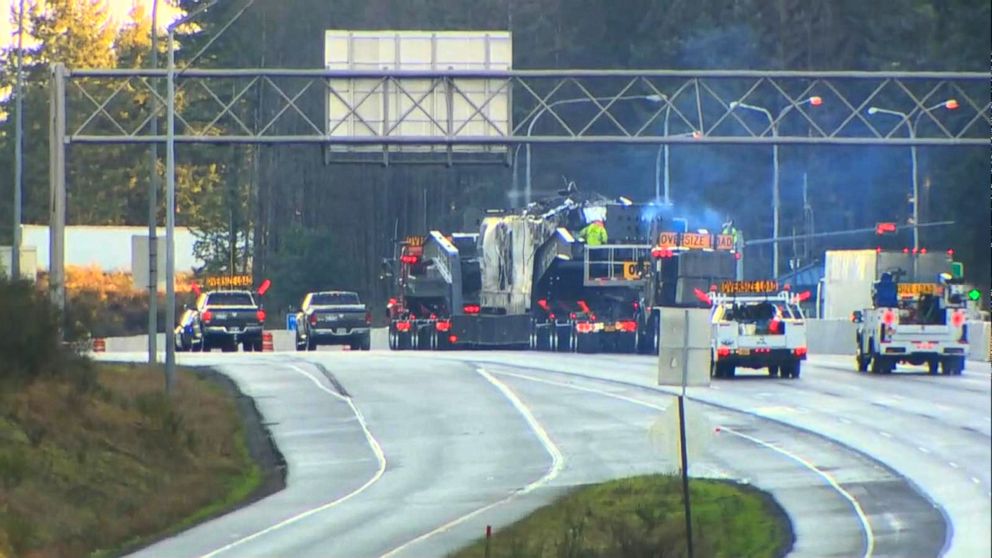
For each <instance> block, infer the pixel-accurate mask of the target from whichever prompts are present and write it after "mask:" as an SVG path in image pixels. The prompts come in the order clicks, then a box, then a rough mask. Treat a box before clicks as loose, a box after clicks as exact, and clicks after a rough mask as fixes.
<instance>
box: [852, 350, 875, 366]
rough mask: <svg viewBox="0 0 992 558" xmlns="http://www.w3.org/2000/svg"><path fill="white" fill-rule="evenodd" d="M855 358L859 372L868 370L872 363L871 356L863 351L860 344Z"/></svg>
mask: <svg viewBox="0 0 992 558" xmlns="http://www.w3.org/2000/svg"><path fill="white" fill-rule="evenodd" d="M854 360H855V362H856V363H857V366H858V372H867V371H868V365H869V364H870V363H871V358H870V357H868V356H865V355H864V354H862V353H861V347H860V346H858V354H857V356H855V357H854Z"/></svg>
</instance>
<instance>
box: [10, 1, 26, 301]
mask: <svg viewBox="0 0 992 558" xmlns="http://www.w3.org/2000/svg"><path fill="white" fill-rule="evenodd" d="M23 70H24V0H21V1H20V3H19V5H18V9H17V80H16V82H15V83H16V85H15V86H14V112H15V115H14V122H15V124H14V128H15V131H14V236H13V239H12V240H13V241H12V242H11V249H10V279H11V280H12V281H17V280H19V279H20V278H21V192H23V190H24V99H23V97H24V84H23V82H24V75H23V74H24V71H23Z"/></svg>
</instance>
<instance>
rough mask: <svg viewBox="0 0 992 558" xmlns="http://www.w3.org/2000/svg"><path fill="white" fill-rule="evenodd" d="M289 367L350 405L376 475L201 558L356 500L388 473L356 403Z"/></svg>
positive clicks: (384, 460) (377, 442)
mask: <svg viewBox="0 0 992 558" xmlns="http://www.w3.org/2000/svg"><path fill="white" fill-rule="evenodd" d="M288 367H289V368H291V369H293V370H295V371H297V372H299V373H300V374H303V375H304V376H306V377H307V378H308V379H309V380H310V381H311V382H313V383H314V385H316V386H317V389H319V390H321V391H323V392H324V393H327V394H328V395H331V396H333V397H336V398H337V399H340V400H341V401H344V402H345V403H347V404H348V406H349V407H350V408H351V412H353V413H354V414H355V418H357V419H358V424H359V425H361V427H362V432H364V433H365V439H366V440H367V441H368V443H369V446H370V447H371V448H372V452H373V453H374V454H375V458H376V461H378V462H379V468H378V469H377V470H376V472H375V474H374V475H372V477H371V478H370V479H369V480H367V481H365V484H363V485H362V486H359V487H358V488H356V489H355V490H353V491H351V492H349V493H348V494H345V495H344V496H342V497H340V498H338V499H337V500H334V501H331V502H327V503H326V504H321V505H320V506H317V507H315V508H311V509H309V510H306V511H303V512H300V513H298V514H296V515H294V516H293V517H290V518H289V519H284V520H283V521H280V522H279V523H276V524H275V525H271V526H269V527H266V528H265V529H262V530H261V531H257V532H255V533H252V534H251V535H248V536H245V537H242V538H240V539H238V540H236V541H234V542H231V543H229V544H226V545H224V546H222V547H220V548H218V549H217V550H214V551H212V552H210V553H208V554H204V555H203V556H202V557H201V558H212V557H214V556H217V555H218V554H221V553H222V552H226V551H228V550H231V549H232V548H234V547H236V546H240V545H242V544H244V543H246V542H249V541H252V540H254V539H257V538H259V537H261V536H264V535H267V534H269V533H271V532H273V531H275V530H277V529H282V528H283V527H285V526H287V525H290V524H292V523H295V522H297V521H299V520H301V519H305V518H307V517H310V516H311V515H314V514H317V513H320V512H322V511H325V510H329V509H331V508H333V507H334V506H337V505H338V504H342V503H344V502H347V501H348V500H350V499H352V498H354V497H355V496H357V495H358V494H360V493H362V492H363V491H365V489H367V488H368V487H370V486H372V485H373V484H375V482H376V481H378V480H379V479H380V478H381V477H382V475H383V473H385V472H386V455H385V454H384V453H383V452H382V446H380V445H379V441H378V440H376V439H375V436H373V435H372V432H370V431H369V427H368V424H366V422H365V417H364V416H363V415H362V412H361V411H359V410H358V407H356V406H355V403H354V402H353V401H352V400H351V398H350V397H345V396H343V395H341V394H340V393H338V392H336V391H334V390H332V389H328V388H327V387H325V386H324V384H322V383H320V380H318V379H317V378H314V377H313V376H311V375H310V374H309V373H308V372H307V371H306V370H303V369H302V368H299V367H297V366H295V365H292V364H290V365H289V366H288Z"/></svg>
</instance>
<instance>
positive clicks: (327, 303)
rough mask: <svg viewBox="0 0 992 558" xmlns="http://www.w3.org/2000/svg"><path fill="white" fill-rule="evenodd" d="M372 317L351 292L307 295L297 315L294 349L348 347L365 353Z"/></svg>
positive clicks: (367, 346) (369, 341)
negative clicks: (319, 346)
mask: <svg viewBox="0 0 992 558" xmlns="http://www.w3.org/2000/svg"><path fill="white" fill-rule="evenodd" d="M371 323H372V315H371V314H370V313H369V311H368V309H367V308H366V307H365V305H364V304H362V302H361V300H359V298H358V293H355V292H352V291H322V292H313V293H307V295H306V296H305V297H303V302H301V303H300V309H299V311H298V312H297V313H296V350H297V351H304V350H306V351H313V350H316V349H317V346H318V345H348V346H349V347H350V348H351V349H352V350H362V351H367V350H369V347H370V345H371V339H370V333H369V332H370V326H371Z"/></svg>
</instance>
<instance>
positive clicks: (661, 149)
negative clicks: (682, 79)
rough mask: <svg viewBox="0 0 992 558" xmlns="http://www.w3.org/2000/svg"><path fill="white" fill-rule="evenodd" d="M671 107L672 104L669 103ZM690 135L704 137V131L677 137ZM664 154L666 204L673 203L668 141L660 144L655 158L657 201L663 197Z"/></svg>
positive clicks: (666, 111) (666, 129)
mask: <svg viewBox="0 0 992 558" xmlns="http://www.w3.org/2000/svg"><path fill="white" fill-rule="evenodd" d="M669 108H671V106H670V105H669ZM664 135H665V137H668V109H666V110H665V132H664ZM689 136H692V137H693V138H696V139H699V138H701V137H703V133H702V132H700V131H699V130H693V131H692V132H686V133H684V134H678V135H677V136H675V137H689ZM662 154H664V155H665V199H664V201H663V202H662V203H663V204H664V205H672V199H671V197H670V195H669V176H670V172H669V164H668V143H667V142H666V143H663V144H661V145H659V146H658V153H657V154H656V155H655V158H654V199H655V200H656V201H657V200H659V199H661V192H660V190H661V188H660V181H661V156H662Z"/></svg>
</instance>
